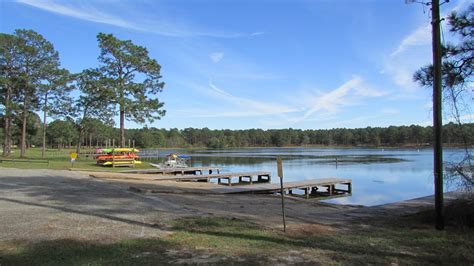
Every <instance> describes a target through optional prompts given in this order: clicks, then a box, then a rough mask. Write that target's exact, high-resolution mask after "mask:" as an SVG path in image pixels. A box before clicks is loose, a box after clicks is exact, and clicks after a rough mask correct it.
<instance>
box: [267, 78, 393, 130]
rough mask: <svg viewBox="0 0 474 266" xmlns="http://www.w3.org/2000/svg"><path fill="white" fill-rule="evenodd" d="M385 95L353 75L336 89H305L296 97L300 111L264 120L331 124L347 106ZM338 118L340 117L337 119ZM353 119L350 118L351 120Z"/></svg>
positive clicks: (282, 123)
mask: <svg viewBox="0 0 474 266" xmlns="http://www.w3.org/2000/svg"><path fill="white" fill-rule="evenodd" d="M383 95H386V92H384V91H380V90H377V89H375V88H373V87H372V86H370V85H368V84H366V82H364V80H363V79H362V77H360V76H354V77H352V79H350V80H349V81H347V82H345V83H344V84H342V85H341V86H339V87H338V88H336V89H333V90H330V91H326V92H317V91H306V92H303V93H302V95H301V96H300V97H298V99H299V102H300V104H301V105H302V106H303V108H302V110H300V112H295V113H292V114H291V115H285V117H282V118H281V119H279V120H272V121H264V123H265V125H267V126H290V125H294V124H299V123H305V122H315V121H317V122H319V123H321V122H322V121H331V125H333V126H334V125H335V124H337V122H334V121H336V120H338V119H339V118H338V117H337V115H338V114H339V113H340V112H342V111H344V110H346V108H347V107H351V106H354V105H358V104H360V103H361V102H363V101H364V100H367V99H369V98H374V97H380V96H383ZM372 118H374V117H373V116H370V117H364V118H362V117H361V118H355V119H359V120H360V121H362V120H367V119H372ZM339 120H340V119H339ZM352 120H353V119H351V121H352Z"/></svg>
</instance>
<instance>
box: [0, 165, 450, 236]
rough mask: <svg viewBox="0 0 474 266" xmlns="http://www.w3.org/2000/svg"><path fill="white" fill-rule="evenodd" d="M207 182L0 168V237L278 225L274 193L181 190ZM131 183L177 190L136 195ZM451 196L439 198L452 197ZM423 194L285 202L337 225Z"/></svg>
mask: <svg viewBox="0 0 474 266" xmlns="http://www.w3.org/2000/svg"><path fill="white" fill-rule="evenodd" d="M190 185H191V186H193V187H194V189H197V190H199V189H200V188H205V187H206V186H208V184H205V183H204V184H203V183H194V184H189V183H185V182H180V183H177V182H172V181H159V182H156V181H155V182H151V181H140V180H115V179H98V178H92V177H90V176H89V174H87V173H83V172H71V171H59V170H23V169H21V170H20V169H9V168H0V210H1V212H2V215H1V216H0V240H28V241H42V240H53V239H64V238H69V239H77V240H100V241H114V240H118V239H125V238H152V237H160V236H162V235H164V234H167V233H168V230H167V229H168V228H167V225H168V224H169V222H170V221H171V220H173V219H176V218H179V217H186V216H202V215H214V216H222V217H235V218H239V219H246V220H250V221H253V222H257V223H259V224H262V225H264V226H268V227H281V205H280V204H281V199H280V197H278V196H276V195H217V194H216V195H214V194H200V193H186V191H189V188H190V187H189V186H190ZM131 186H141V187H153V188H156V189H157V190H159V191H165V190H168V191H172V192H177V193H147V194H143V193H137V192H133V191H131V190H130V189H129V188H130V187H131ZM457 197H458V195H457V194H455V193H452V194H449V195H447V196H445V201H446V202H448V203H449V201H450V200H455V199H456V198H457ZM432 204H433V199H432V198H430V197H427V198H422V199H417V200H412V201H407V202H400V203H396V204H390V205H382V206H375V207H370V208H365V207H361V206H348V205H332V204H326V203H320V202H318V201H313V200H304V199H291V198H290V199H288V200H286V214H287V222H288V224H289V226H290V227H291V226H301V225H308V224H312V225H314V224H325V225H330V226H336V227H342V228H343V227H344V225H347V223H350V222H352V221H354V220H355V219H361V218H362V219H363V218H370V217H376V216H386V215H405V214H408V213H413V212H417V211H420V210H422V209H427V208H431V207H432Z"/></svg>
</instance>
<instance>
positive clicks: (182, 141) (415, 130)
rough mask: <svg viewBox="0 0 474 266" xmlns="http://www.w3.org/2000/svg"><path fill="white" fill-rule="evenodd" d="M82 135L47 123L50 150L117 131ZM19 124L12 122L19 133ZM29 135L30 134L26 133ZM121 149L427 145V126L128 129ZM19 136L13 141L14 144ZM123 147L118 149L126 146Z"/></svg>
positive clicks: (455, 133) (452, 142)
mask: <svg viewBox="0 0 474 266" xmlns="http://www.w3.org/2000/svg"><path fill="white" fill-rule="evenodd" d="M30 119H31V120H32V121H34V120H35V119H36V122H34V123H33V124H36V125H37V126H36V129H34V127H31V128H29V129H28V130H27V132H28V136H27V140H28V141H30V142H29V144H33V145H40V144H41V143H42V138H41V136H40V135H41V134H40V133H41V130H40V125H41V123H40V119H39V117H38V116H37V115H36V118H30ZM83 124H84V127H83V128H82V132H79V131H78V128H77V125H75V124H74V122H73V121H68V120H55V121H53V122H51V123H49V124H48V131H47V134H46V143H47V145H48V146H49V147H50V148H58V149H62V148H64V147H71V146H73V145H76V141H77V139H78V138H80V142H81V143H80V145H81V146H86V147H92V148H98V147H110V146H112V145H113V144H115V146H119V145H120V143H119V139H120V128H115V127H113V126H110V125H107V124H105V123H102V122H101V121H100V120H97V119H89V120H87V121H84V122H83ZM20 126H21V124H18V123H17V126H16V128H17V130H16V132H18V133H19V127H20ZM30 134H31V135H30ZM466 136H467V138H468V141H469V144H470V145H471V146H472V145H474V124H465V125H464V126H462V127H460V126H459V125H457V124H455V123H449V124H446V125H445V126H444V135H443V137H444V139H443V142H444V143H445V145H447V146H458V145H461V144H464V141H465V138H466ZM125 138H126V140H127V141H126V145H125V146H128V145H130V146H135V147H140V148H176V147H182V148H193V147H205V148H214V149H220V148H234V147H283V146H311V145H314V146H316V145H317V146H363V147H379V146H391V147H400V146H418V147H422V146H429V145H431V143H432V128H431V127H430V126H427V127H422V126H418V125H411V126H389V127H385V128H382V127H366V128H355V129H347V128H336V129H318V130H301V129H292V128H289V129H269V130H263V129H246V130H228V129H226V130H211V129H208V128H201V129H196V128H185V129H176V128H172V129H159V128H148V127H145V128H141V129H128V130H127V131H126V134H125ZM19 141H20V134H17V135H16V137H15V138H14V142H16V143H19ZM125 146H123V147H125Z"/></svg>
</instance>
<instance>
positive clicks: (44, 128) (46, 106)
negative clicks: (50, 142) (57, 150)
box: [41, 92, 48, 159]
mask: <svg viewBox="0 0 474 266" xmlns="http://www.w3.org/2000/svg"><path fill="white" fill-rule="evenodd" d="M47 111H48V92H46V93H45V94H44V108H43V147H42V149H41V158H42V159H44V153H45V151H46V112H47Z"/></svg>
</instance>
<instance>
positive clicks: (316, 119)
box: [0, 0, 472, 129]
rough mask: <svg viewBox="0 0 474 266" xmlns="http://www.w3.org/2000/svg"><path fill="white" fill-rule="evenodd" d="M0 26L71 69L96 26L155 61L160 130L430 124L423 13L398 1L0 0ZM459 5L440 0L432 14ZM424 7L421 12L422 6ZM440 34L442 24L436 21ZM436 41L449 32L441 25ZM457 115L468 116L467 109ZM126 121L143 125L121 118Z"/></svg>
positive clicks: (92, 60) (82, 64)
mask: <svg viewBox="0 0 474 266" xmlns="http://www.w3.org/2000/svg"><path fill="white" fill-rule="evenodd" d="M0 1H1V2H0V3H1V4H0V30H1V32H4V33H13V31H14V30H15V29H17V28H26V29H33V30H35V31H37V32H39V33H41V34H42V35H43V36H44V37H45V38H46V39H48V40H49V41H51V42H52V43H53V44H54V45H55V48H56V49H57V50H58V51H59V53H60V58H61V63H62V66H63V67H65V68H68V69H69V70H70V71H72V72H79V71H81V70H82V69H85V68H89V67H96V66H97V65H98V62H97V57H98V55H99V49H98V47H97V40H96V36H97V34H98V33H99V32H104V33H113V34H114V35H115V36H116V37H118V38H120V39H130V40H132V41H133V42H134V43H135V44H139V45H142V46H145V47H147V49H148V50H149V52H150V55H151V57H153V58H155V59H156V60H157V61H158V62H159V63H160V64H161V66H162V76H163V81H164V82H165V83H166V86H165V89H164V91H163V92H162V93H160V94H159V95H158V97H159V99H160V100H161V101H164V102H165V109H166V110H167V115H166V116H165V117H163V118H162V119H161V120H159V121H155V122H154V123H152V124H148V125H147V126H149V127H158V128H186V127H196V128H202V127H208V128H211V129H223V128H226V129H227V128H228V129H247V128H263V129H268V128H290V127H291V128H301V129H325V128H336V127H346V128H356V127H366V126H373V127H374V126H389V125H410V124H420V125H429V124H430V123H431V90H430V89H428V88H421V87H419V86H417V84H415V83H414V82H413V81H412V75H413V72H414V71H415V70H416V69H418V68H419V67H420V66H423V65H426V64H428V63H430V61H431V30H430V23H429V21H430V19H429V9H427V8H426V7H425V10H423V7H422V6H421V5H419V4H412V5H406V4H405V3H404V1H403V0H360V1H355V0H339V1H330V0H312V1H309V0H308V1H290V0H255V1H250V0H235V1H230V0H223V1H218V0H202V1H197V0H189V1H184V0H177V1H171V0H169V1H155V0H136V1H117V0H103V1H98V0H95V1H92V0H91V1H66V0H62V1H61V0H56V1H55V0H44V1H34V0H18V1H6V0H0ZM468 3H469V1H467V0H466V1H464V0H459V1H450V2H449V3H447V4H444V5H443V6H442V13H443V14H442V15H445V14H447V13H448V12H450V11H451V10H462V9H464V8H465V7H466V6H467V5H468ZM424 11H425V12H424ZM444 28H445V29H446V26H444ZM444 38H445V39H446V40H450V39H453V37H452V36H451V34H450V33H449V32H448V31H446V30H445V33H444ZM467 118H469V119H471V120H472V115H470V114H468V115H467ZM126 127H141V125H137V124H135V123H133V122H127V123H126Z"/></svg>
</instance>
